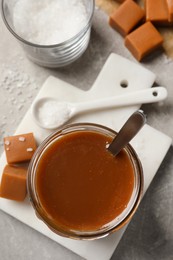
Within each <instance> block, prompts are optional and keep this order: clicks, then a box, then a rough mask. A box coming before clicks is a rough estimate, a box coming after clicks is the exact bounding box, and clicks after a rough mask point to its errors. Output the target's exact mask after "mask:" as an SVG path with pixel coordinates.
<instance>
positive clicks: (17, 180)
mask: <svg viewBox="0 0 173 260" xmlns="http://www.w3.org/2000/svg"><path fill="white" fill-rule="evenodd" d="M26 174H27V169H25V168H22V167H16V166H11V165H6V166H5V168H4V171H3V175H2V179H1V188H0V196H1V197H2V198H5V199H10V200H17V201H23V200H24V199H25V197H26V193H27V189H26Z"/></svg>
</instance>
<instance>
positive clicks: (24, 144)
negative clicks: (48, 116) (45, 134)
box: [4, 133, 37, 164]
mask: <svg viewBox="0 0 173 260" xmlns="http://www.w3.org/2000/svg"><path fill="white" fill-rule="evenodd" d="M4 148H5V153H6V159H7V162H8V163H9V164H15V163H21V162H26V161H29V160H30V159H31V158H32V156H33V154H34V152H35V150H36V148H37V145H36V141H35V138H34V135H33V133H27V134H21V135H14V136H7V137H5V138H4Z"/></svg>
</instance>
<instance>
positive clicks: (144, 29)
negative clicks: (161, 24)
mask: <svg viewBox="0 0 173 260" xmlns="http://www.w3.org/2000/svg"><path fill="white" fill-rule="evenodd" d="M162 43H163V37H162V36H161V34H160V33H159V32H158V31H157V29H156V28H155V27H154V25H152V23H150V22H146V23H145V24H143V25H141V26H140V27H138V28H137V29H136V30H135V31H133V32H131V33H130V34H128V35H127V36H126V38H125V46H126V47H127V48H128V49H129V51H130V52H131V53H132V54H133V56H134V57H135V58H136V59H137V60H138V61H141V60H142V59H143V58H144V57H145V56H146V55H148V54H149V53H151V52H152V51H154V50H155V49H157V48H159V47H161V46H162Z"/></svg>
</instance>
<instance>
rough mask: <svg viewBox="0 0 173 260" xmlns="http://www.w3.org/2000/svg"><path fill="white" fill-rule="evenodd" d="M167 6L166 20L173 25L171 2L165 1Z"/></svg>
mask: <svg viewBox="0 0 173 260" xmlns="http://www.w3.org/2000/svg"><path fill="white" fill-rule="evenodd" d="M166 1H167V5H168V20H169V22H170V23H171V24H173V0H166Z"/></svg>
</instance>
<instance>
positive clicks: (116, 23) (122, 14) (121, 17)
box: [109, 0, 145, 36]
mask: <svg viewBox="0 0 173 260" xmlns="http://www.w3.org/2000/svg"><path fill="white" fill-rule="evenodd" d="M144 17H145V12H144V10H143V9H142V8H141V7H140V6H139V5H138V4H137V3H135V2H134V1H133V0H127V1H125V2H124V3H123V4H122V5H120V7H119V8H118V9H117V10H115V12H113V13H112V14H111V15H110V17H109V25H110V26H111V27H112V28H114V29H115V30H117V31H118V32H119V33H120V34H121V35H122V36H125V35H127V34H128V33H129V32H130V31H132V29H133V28H134V27H135V26H136V25H137V24H138V23H139V22H140V21H141V20H142V19H143V18H144Z"/></svg>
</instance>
